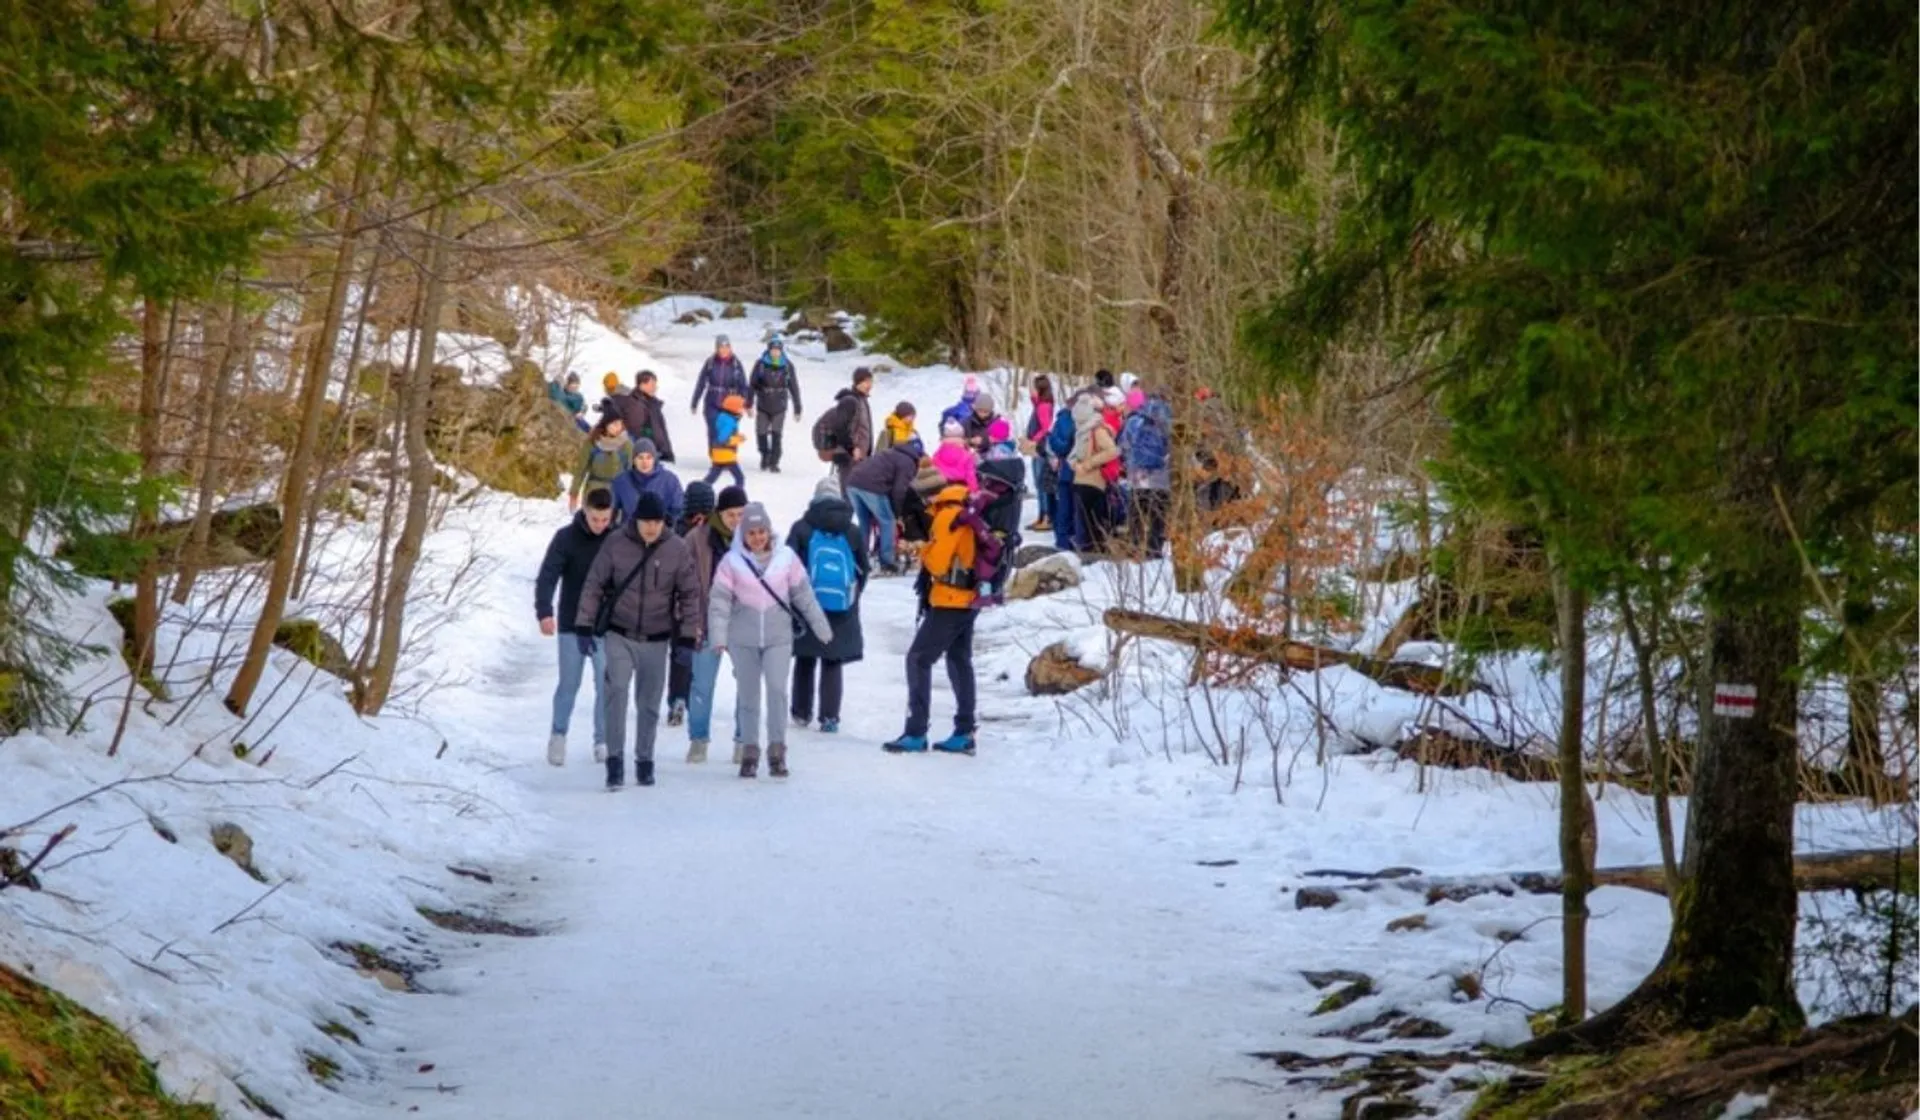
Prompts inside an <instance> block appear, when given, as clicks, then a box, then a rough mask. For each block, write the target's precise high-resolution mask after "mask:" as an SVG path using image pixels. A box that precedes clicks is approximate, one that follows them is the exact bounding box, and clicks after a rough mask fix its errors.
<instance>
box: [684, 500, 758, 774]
mask: <svg viewBox="0 0 1920 1120" xmlns="http://www.w3.org/2000/svg"><path fill="white" fill-rule="evenodd" d="M689 489H691V487H689ZM746 506H747V492H746V491H745V490H742V489H740V488H739V487H738V486H729V487H727V488H726V489H725V490H722V491H720V497H719V500H718V501H717V502H716V503H715V506H714V513H713V516H712V517H711V518H709V519H708V520H707V522H706V524H704V525H698V526H695V527H693V528H690V529H688V530H687V532H686V534H685V539H686V542H687V547H688V548H689V549H690V550H692V552H693V567H694V574H695V575H697V576H699V577H700V643H699V646H698V647H697V648H696V650H695V652H694V655H693V657H692V659H691V661H690V663H689V665H688V669H689V671H690V672H689V684H688V688H687V761H688V762H690V763H693V764H695V765H699V764H700V763H703V762H705V761H706V760H707V741H708V740H709V739H710V738H711V737H712V728H713V684H714V681H715V680H717V679H718V678H719V676H720V649H719V643H718V642H716V641H714V639H713V635H712V633H710V632H709V631H708V630H707V620H708V617H709V616H710V613H711V607H712V604H713V576H714V572H715V570H716V569H717V568H719V566H720V561H721V560H724V559H725V558H726V555H727V552H728V550H729V549H731V548H732V547H733V538H734V534H736V533H738V532H739V531H740V519H741V517H742V516H744V515H745V513H746ZM733 752H734V757H733V764H734V765H735V766H738V765H740V740H739V739H738V738H735V740H734V747H733Z"/></svg>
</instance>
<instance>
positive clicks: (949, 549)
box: [884, 483, 1000, 754]
mask: <svg viewBox="0 0 1920 1120" xmlns="http://www.w3.org/2000/svg"><path fill="white" fill-rule="evenodd" d="M932 510H933V528H932V531H931V533H930V534H929V536H930V539H929V540H928V542H927V547H926V549H925V551H923V552H922V553H921V555H920V578H919V580H918V581H917V583H916V590H917V591H919V593H920V612H919V621H920V625H919V629H917V630H916V631H914V635H913V644H912V645H911V646H909V647H908V649H907V728H906V730H905V731H904V732H902V733H901V735H900V737H899V738H897V739H893V740H890V741H888V742H887V743H885V744H884V748H885V749H886V750H887V751H890V752H892V753H895V754H901V753H910V752H919V751H924V750H926V749H928V747H929V746H931V747H932V749H934V750H937V751H946V752H948V753H950V754H972V753H973V752H974V747H975V744H974V729H975V727H976V726H977V721H976V719H975V713H974V687H973V686H974V681H973V620H974V614H975V612H974V600H975V599H976V598H977V597H978V591H977V588H978V587H979V584H980V582H981V574H982V572H981V569H982V567H983V566H984V567H985V568H986V569H987V572H986V574H987V576H988V577H989V578H991V576H992V575H993V574H994V571H995V570H996V569H997V565H998V561H999V558H1000V557H999V551H1000V550H999V545H998V542H996V541H995V540H994V539H993V534H992V533H990V532H988V531H987V528H986V526H985V525H983V524H982V523H981V522H980V519H979V518H978V517H976V516H975V515H974V514H973V513H972V512H971V511H970V510H969V509H968V508H967V489H966V487H965V486H962V485H960V484H959V483H951V484H949V485H948V486H947V487H946V488H945V489H943V490H941V491H940V493H938V494H936V495H934V499H933V504H932ZM983 561H984V562H985V563H984V565H983V563H982V562H983ZM942 658H945V659H946V662H947V681H948V682H949V683H950V684H951V685H952V686H953V704H954V712H953V734H952V735H949V736H948V737H946V738H945V739H942V740H940V741H939V742H938V743H932V744H929V743H928V742H927V728H928V726H929V724H930V722H931V719H932V705H933V663H934V662H936V661H939V660H940V659H942Z"/></svg>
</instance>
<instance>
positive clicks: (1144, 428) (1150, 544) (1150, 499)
mask: <svg viewBox="0 0 1920 1120" xmlns="http://www.w3.org/2000/svg"><path fill="white" fill-rule="evenodd" d="M1134 392H1135V393H1139V394H1140V400H1139V403H1138V404H1137V405H1136V406H1135V407H1134V409H1133V414H1132V415H1131V416H1128V417H1127V420H1126V423H1125V424H1123V425H1122V426H1121V428H1120V439H1119V445H1120V457H1121V459H1122V461H1123V462H1124V463H1125V464H1126V477H1127V488H1128V499H1127V502H1128V509H1129V513H1130V516H1129V518H1128V521H1127V524H1128V526H1129V529H1128V537H1129V538H1130V540H1131V541H1132V544H1133V546H1134V547H1135V548H1136V549H1138V550H1140V555H1141V556H1143V557H1145V558H1147V559H1158V558H1159V556H1160V551H1161V549H1162V548H1163V547H1164V546H1165V544H1166V539H1167V511H1168V510H1169V509H1170V508H1171V507H1172V505H1173V470H1172V466H1173V462H1172V455H1171V450H1172V446H1173V408H1172V406H1170V405H1169V404H1168V403H1167V400H1166V398H1165V397H1162V396H1160V395H1158V394H1148V393H1145V392H1143V391H1142V390H1139V389H1135V390H1134Z"/></svg>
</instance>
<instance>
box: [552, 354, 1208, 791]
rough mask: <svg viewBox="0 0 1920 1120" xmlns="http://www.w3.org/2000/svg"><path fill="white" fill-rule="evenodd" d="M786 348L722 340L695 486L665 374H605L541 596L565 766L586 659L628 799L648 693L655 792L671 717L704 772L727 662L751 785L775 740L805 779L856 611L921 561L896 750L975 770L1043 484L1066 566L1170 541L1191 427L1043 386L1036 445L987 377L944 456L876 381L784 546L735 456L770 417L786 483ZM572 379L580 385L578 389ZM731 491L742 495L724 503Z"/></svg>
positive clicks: (972, 394)
mask: <svg viewBox="0 0 1920 1120" xmlns="http://www.w3.org/2000/svg"><path fill="white" fill-rule="evenodd" d="M780 343H781V340H780V338H779V336H778V335H775V336H773V338H772V339H771V340H770V341H769V343H768V346H767V352H766V353H765V354H763V355H762V357H761V358H760V360H759V361H757V362H756V363H755V364H754V368H753V372H752V373H751V375H749V374H747V373H746V371H745V370H744V369H743V368H742V366H741V363H740V362H739V360H738V358H736V357H735V356H734V355H733V352H732V347H731V345H730V344H729V340H728V339H727V337H726V336H725V335H722V336H720V337H719V338H718V339H717V340H716V344H715V348H714V353H713V355H712V356H711V357H710V358H708V359H707V361H706V363H705V365H704V366H703V368H702V369H701V371H700V375H699V378H698V379H697V381H696V383H695V390H694V399H693V402H692V410H693V411H694V412H695V413H699V414H702V415H703V418H704V420H705V425H706V434H707V440H708V445H709V458H710V459H711V461H712V464H713V467H712V469H711V470H710V471H709V472H708V474H707V475H706V477H705V478H703V479H700V480H698V481H694V482H690V483H686V484H685V485H684V486H683V484H682V483H681V481H680V479H679V477H678V476H677V475H676V474H675V473H674V472H673V470H672V469H671V468H670V467H669V466H668V465H667V464H670V463H672V462H673V444H672V440H671V438H670V436H669V434H668V432H667V425H666V416H665V408H664V406H663V405H662V403H661V401H660V398H659V397H658V395H657V390H658V378H657V377H656V376H655V375H654V374H653V373H652V372H651V371H646V370H643V371H641V372H640V374H639V375H638V376H637V377H636V379H635V382H634V385H633V388H632V390H631V391H621V389H620V386H619V383H618V382H619V379H618V376H617V375H615V374H608V375H607V379H606V382H605V387H606V389H607V392H608V395H607V398H606V400H605V401H603V402H602V404H601V408H600V417H599V420H598V421H597V422H595V423H593V424H592V425H590V432H589V439H588V442H587V447H586V448H585V449H584V450H583V452H582V456H581V459H580V461H579V464H578V469H577V470H576V471H575V475H574V478H573V481H572V484H571V486H570V488H569V490H568V501H569V508H570V509H571V510H573V511H574V517H573V520H572V522H571V523H570V524H568V525H567V526H566V527H564V528H562V529H560V530H559V531H558V532H556V533H555V534H554V537H553V539H552V541H551V543H550V544H549V546H548V549H547V553H546V556H545V559H544V560H543V562H542V564H541V567H540V573H539V577H538V579H537V580H536V582H535V592H534V599H535V610H536V614H537V617H538V619H539V622H540V627H541V631H542V633H543V634H546V635H547V636H550V637H556V638H558V639H559V659H560V679H559V682H558V685H557V687H556V688H555V691H554V702H553V719H552V727H551V733H550V737H549V739H548V747H547V758H548V761H549V762H550V763H552V764H553V765H556V766H559V765H564V764H565V761H566V749H567V736H568V730H569V724H570V722H571V716H572V712H573V708H574V702H575V699H576V697H577V695H578V692H579V688H580V685H581V682H582V679H583V677H584V676H585V672H586V667H587V666H588V665H591V666H592V667H593V674H594V677H593V681H594V687H595V702H594V735H593V742H594V757H595V760H596V761H599V762H604V763H605V766H606V784H607V788H608V789H609V790H617V789H620V788H622V786H623V785H624V784H625V778H626V757H627V753H628V752H627V727H626V721H627V718H628V710H629V700H630V699H631V703H632V706H633V708H634V709H635V710H634V716H633V718H634V725H633V745H632V757H633V761H634V768H633V780H634V782H635V784H637V785H652V784H654V781H655V768H654V745H655V739H656V734H657V731H658V727H659V724H660V722H661V720H662V718H663V715H664V719H665V722H666V723H667V725H668V726H669V727H679V726H682V725H684V726H686V728H687V735H688V747H687V755H686V758H687V761H688V762H689V763H695V764H698V763H704V762H705V761H706V759H707V751H708V746H709V743H710V740H711V737H712V717H713V694H714V682H715V680H716V678H717V677H718V675H719V670H720V665H721V663H722V660H723V659H725V660H729V661H730V662H731V664H732V667H733V674H734V682H735V685H736V702H735V709H734V728H733V742H734V752H733V761H734V764H735V765H737V766H738V767H739V772H740V776H741V777H743V778H754V777H757V776H758V774H759V767H760V763H761V759H762V754H761V748H762V746H763V745H764V747H765V761H766V765H767V771H768V773H769V774H770V775H771V776H773V777H781V778H784V777H786V776H788V773H789V771H788V756H787V742H786V738H787V728H788V726H789V725H790V724H791V726H795V727H802V728H805V727H809V726H813V725H814V720H815V718H816V716H817V717H818V727H819V730H820V731H822V732H825V733H828V734H832V733H835V732H837V731H838V730H839V726H840V715H841V703H842V698H843V695H844V670H845V666H847V665H848V664H850V663H853V662H856V661H859V660H861V658H862V656H863V655H864V639H863V636H862V632H861V627H860V604H861V598H862V596H863V595H864V593H865V590H866V588H867V584H868V581H869V579H871V578H874V577H876V576H884V575H896V574H904V572H905V571H907V570H908V569H909V568H910V567H911V566H913V565H912V562H911V561H912V559H917V567H918V578H917V581H916V591H917V597H918V602H919V615H918V626H917V629H916V631H915V634H914V638H913V642H912V644H911V646H910V647H909V649H908V652H907V658H906V662H907V664H906V669H907V685H908V702H907V719H906V726H905V729H904V731H903V732H902V734H901V735H900V736H899V737H897V738H895V739H893V740H890V741H888V742H887V743H885V744H884V746H885V748H886V749H887V750H888V751H891V752H895V753H911V752H921V751H928V750H936V751H943V752H947V753H954V754H972V753H974V750H975V745H976V744H975V729H976V726H977V721H976V711H975V687H974V672H973V630H974V620H975V617H976V615H977V613H978V612H979V611H980V610H981V609H984V608H986V607H990V606H993V605H995V604H997V603H999V602H1000V596H1001V593H1002V592H1003V590H1004V587H1005V583H1006V579H1007V576H1008V575H1009V569H1010V568H1011V566H1012V565H1011V563H1010V561H1011V560H1012V558H1013V555H1014V551H1015V550H1016V549H1017V548H1018V547H1019V545H1020V541H1021V538H1020V530H1021V524H1020V520H1021V508H1022V502H1023V499H1024V496H1025V495H1026V493H1027V492H1028V490H1027V485H1026V484H1027V480H1028V476H1029V474H1031V478H1032V482H1033V488H1034V491H1035V492H1036V493H1037V496H1038V505H1039V516H1038V517H1037V518H1036V519H1035V520H1034V521H1033V522H1031V523H1029V524H1028V525H1027V526H1026V528H1027V529H1029V530H1032V531H1036V532H1040V531H1049V530H1050V531H1051V532H1052V533H1053V534H1054V537H1055V543H1056V545H1057V546H1058V547H1060V548H1061V549H1063V550H1065V549H1071V550H1074V551H1077V552H1080V553H1082V554H1083V555H1087V556H1090V557H1098V556H1101V555H1105V554H1109V553H1110V552H1111V551H1112V550H1114V549H1116V548H1118V547H1120V545H1121V540H1120V537H1119V530H1120V527H1122V526H1125V527H1127V528H1128V530H1129V539H1130V541H1131V545H1130V548H1129V552H1130V553H1131V554H1134V555H1143V556H1147V555H1158V554H1159V552H1160V550H1161V549H1162V548H1163V547H1164V543H1165V532H1166V528H1165V526H1166V514H1167V508H1168V505H1169V501H1168V498H1169V492H1170V471H1169V464H1168V455H1169V447H1170V444H1171V438H1172V432H1171V409H1170V406H1169V405H1168V402H1167V401H1166V400H1165V399H1164V398H1163V397H1161V396H1159V395H1157V394H1153V393H1149V392H1148V391H1147V389H1146V387H1145V386H1143V385H1140V384H1138V383H1134V384H1132V385H1131V386H1128V387H1123V386H1122V385H1121V384H1119V383H1116V382H1115V380H1114V378H1113V376H1112V375H1111V374H1110V373H1108V372H1107V371H1105V370H1102V371H1100V372H1099V373H1098V374H1096V376H1095V379H1094V382H1093V384H1092V385H1091V386H1089V387H1087V388H1085V389H1083V390H1081V391H1080V392H1077V393H1074V394H1072V395H1071V396H1069V397H1067V398H1066V399H1065V400H1064V402H1059V401H1056V395H1055V391H1054V388H1053V385H1052V382H1051V379H1049V378H1047V377H1045V376H1040V377H1036V378H1035V379H1034V382H1033V385H1032V390H1031V394H1030V403H1031V406H1032V411H1031V414H1030V415H1029V416H1028V419H1027V423H1026V427H1025V436H1024V437H1023V438H1021V439H1019V440H1016V439H1015V438H1014V436H1013V421H1012V420H1011V418H1009V417H1007V416H1004V415H1001V414H999V412H998V408H997V405H996V403H995V402H994V400H993V397H992V395H991V394H990V393H987V392H984V391H983V390H982V387H981V386H980V383H979V381H978V379H977V378H975V377H972V376H969V377H967V378H966V381H965V384H964V389H963V392H962V394H961V397H960V400H959V401H958V402H956V403H955V404H954V405H953V406H952V407H951V408H948V409H947V410H945V411H944V412H943V413H942V414H941V416H940V418H939V433H940V434H939V442H938V443H937V444H936V445H935V446H934V447H933V448H932V449H931V451H929V450H928V448H927V447H926V445H925V444H924V443H923V441H922V440H921V438H920V436H919V435H918V432H917V430H916V422H917V419H918V417H917V411H916V409H915V407H914V405H913V404H912V403H911V402H907V401H902V402H900V403H899V404H898V405H896V406H895V407H894V409H893V410H892V411H891V412H890V413H888V414H887V415H886V416H885V417H884V418H883V420H882V423H881V424H879V425H878V426H876V425H875V424H874V423H873V416H872V412H871V408H870V405H869V397H870V396H871V394H872V392H873V386H874V377H873V373H872V372H871V371H870V370H869V369H867V368H865V367H861V368H859V369H856V370H855V371H854V373H853V377H852V383H851V384H850V385H848V386H847V387H845V388H842V389H841V390H840V391H839V392H838V393H837V394H836V396H835V398H834V403H833V405H832V406H831V407H830V408H829V409H828V410H826V411H825V412H824V413H823V414H822V415H821V416H820V417H819V418H818V419H817V420H816V421H815V423H814V425H813V428H812V431H811V437H812V438H811V442H812V444H813V448H814V450H815V452H816V453H817V454H818V457H819V458H820V460H821V461H822V462H823V463H825V464H827V465H828V469H827V473H826V477H825V478H823V479H822V480H821V482H820V484H819V485H818V486H817V487H816V488H815V491H814V494H813V498H812V501H811V502H810V503H809V504H808V506H807V509H806V510H805V511H804V513H803V514H802V516H801V517H800V518H799V519H798V520H797V521H795V522H794V523H793V525H792V526H791V527H790V528H789V529H788V531H787V532H786V534H785V535H784V537H783V536H782V535H781V534H780V533H778V532H777V531H776V530H775V528H774V523H773V519H772V515H771V514H770V513H769V512H768V510H767V509H766V508H765V507H764V506H763V505H762V504H760V503H758V502H753V501H750V500H749V498H748V495H747V491H746V478H745V476H744V474H743V473H742V472H741V470H740V467H739V463H738V454H737V450H736V449H737V448H738V447H739V445H740V444H741V443H742V442H744V440H743V436H742V432H741V428H742V425H743V422H744V418H745V416H746V414H747V413H748V411H749V409H751V412H752V413H753V414H754V415H755V416H756V423H755V432H756V439H757V446H758V449H759V452H760V466H761V469H763V470H765V471H768V472H777V471H778V470H779V469H780V460H781V456H782V453H783V450H784V448H783V440H782V438H781V431H782V429H783V428H784V426H785V423H786V418H787V412H788V410H789V407H790V408H791V410H792V412H793V414H794V417H795V419H798V418H799V417H800V414H801V408H802V405H801V398H800V387H799V379H798V378H797V377H796V376H795V375H794V372H793V367H792V364H791V362H790V361H789V360H788V359H787V358H786V356H785V354H784V347H783V346H781V345H780ZM575 385H577V383H574V382H571V381H570V383H568V384H564V385H563V386H562V387H561V391H562V392H566V391H576V392H577V389H575V388H574V386H575ZM749 394H750V395H751V400H750V402H749ZM570 403H571V402H566V401H563V402H562V407H568V406H569V404H570ZM1029 457H1031V463H1029V461H1028V459H1029ZM723 474H726V475H730V476H731V484H730V485H727V486H725V487H724V488H723V489H721V490H719V491H717V492H716V491H715V489H714V483H715V482H716V481H719V479H720V478H721V477H722V475H723ZM583 506H584V508H582V507H583ZM909 552H911V553H912V557H910V556H909V555H908V553H909ZM556 592H557V596H558V604H557V611H556V603H555V598H556ZM943 660H944V661H945V662H946V668H947V676H948V680H949V683H950V684H951V686H952V689H953V693H954V703H955V712H954V722H953V732H952V734H951V735H949V736H947V737H946V738H944V739H940V740H937V741H934V740H930V739H929V729H930V726H931V700H932V673H933V668H934V666H935V665H936V664H937V663H939V662H941V661H943ZM789 674H791V681H792V689H791V692H789V689H788V680H789ZM629 690H631V693H629ZM663 697H664V701H665V705H664V706H665V710H664V713H663V711H662V700H663ZM816 701H817V703H816Z"/></svg>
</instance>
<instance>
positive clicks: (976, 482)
mask: <svg viewBox="0 0 1920 1120" xmlns="http://www.w3.org/2000/svg"><path fill="white" fill-rule="evenodd" d="M933 465H934V467H935V468H936V469H938V470H939V472H940V474H941V475H942V476H943V477H945V478H946V480H947V481H948V482H958V483H960V484H961V485H963V486H965V487H966V488H967V493H969V494H971V493H973V492H974V491H976V490H978V489H980V473H979V467H978V465H977V464H976V463H975V461H974V458H973V452H971V451H969V450H967V433H966V429H965V428H963V427H962V426H960V425H959V424H957V423H955V422H954V421H952V420H948V421H947V422H946V423H945V424H943V425H942V426H941V428H940V446H939V447H936V448H934V449H933Z"/></svg>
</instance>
